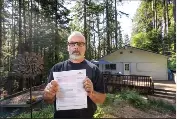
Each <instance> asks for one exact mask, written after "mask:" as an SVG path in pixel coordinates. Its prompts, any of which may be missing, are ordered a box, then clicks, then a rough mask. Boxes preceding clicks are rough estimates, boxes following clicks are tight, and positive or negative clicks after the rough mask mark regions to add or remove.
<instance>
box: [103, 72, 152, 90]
mask: <svg viewBox="0 0 177 119" xmlns="http://www.w3.org/2000/svg"><path fill="white" fill-rule="evenodd" d="M103 77H104V80H105V83H106V86H107V92H108V93H110V92H114V91H115V90H121V89H123V88H126V87H127V88H133V89H136V90H138V91H140V92H142V93H147V94H151V93H153V89H154V84H153V81H152V79H151V77H150V76H139V75H112V74H111V75H110V74H103Z"/></svg>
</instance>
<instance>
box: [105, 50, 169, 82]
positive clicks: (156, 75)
mask: <svg viewBox="0 0 177 119" xmlns="http://www.w3.org/2000/svg"><path fill="white" fill-rule="evenodd" d="M130 51H133V53H130ZM120 52H123V54H120ZM102 59H103V60H106V61H110V62H112V63H116V70H112V71H111V72H112V73H118V72H122V73H123V71H124V67H123V63H130V74H135V75H146V76H151V77H152V78H153V79H154V80H168V75H167V74H168V72H167V57H166V56H163V55H159V54H155V53H151V52H147V51H143V50H139V49H134V48H128V49H119V50H117V51H116V52H114V53H112V54H110V55H107V56H105V57H103V58H102ZM103 67H104V66H103ZM104 68H105V67H104ZM104 68H103V71H105V69H104ZM106 71H108V70H106Z"/></svg>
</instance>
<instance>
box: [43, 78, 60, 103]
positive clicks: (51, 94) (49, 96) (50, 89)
mask: <svg viewBox="0 0 177 119" xmlns="http://www.w3.org/2000/svg"><path fill="white" fill-rule="evenodd" d="M58 91H59V85H58V83H57V81H55V80H52V81H51V82H50V83H48V84H47V86H46V88H45V89H44V100H45V101H46V102H48V103H52V102H53V101H54V99H55V95H56V93H57V92H58Z"/></svg>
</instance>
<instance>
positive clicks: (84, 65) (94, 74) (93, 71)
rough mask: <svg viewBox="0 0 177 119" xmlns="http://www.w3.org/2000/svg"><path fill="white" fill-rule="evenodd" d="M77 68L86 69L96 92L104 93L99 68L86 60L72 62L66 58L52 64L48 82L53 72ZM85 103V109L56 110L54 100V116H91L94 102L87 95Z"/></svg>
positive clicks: (103, 84) (93, 110) (94, 107)
mask: <svg viewBox="0 0 177 119" xmlns="http://www.w3.org/2000/svg"><path fill="white" fill-rule="evenodd" d="M79 69H86V76H88V78H89V79H90V80H91V81H92V83H93V87H94V90H95V91H96V92H100V93H105V83H104V80H103V78H102V75H101V72H100V70H99V69H98V67H97V66H96V65H95V64H92V63H91V62H89V61H88V60H84V61H82V62H81V63H73V62H71V61H70V60H66V61H63V62H60V63H58V64H56V65H54V66H53V67H52V69H51V71H50V75H49V78H48V83H49V82H50V81H51V80H53V72H60V71H69V70H79ZM87 104H88V108H85V109H74V110H61V111H56V102H54V108H55V113H54V118H92V117H93V115H94V113H95V111H96V109H97V107H96V104H95V103H94V102H93V101H92V100H91V99H90V98H89V96H87Z"/></svg>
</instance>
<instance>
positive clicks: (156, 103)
mask: <svg viewBox="0 0 177 119" xmlns="http://www.w3.org/2000/svg"><path fill="white" fill-rule="evenodd" d="M148 104H149V105H150V106H151V108H154V109H156V110H158V111H160V112H163V111H171V112H173V113H176V106H175V105H172V104H169V103H166V102H164V101H163V100H154V99H151V100H149V101H148Z"/></svg>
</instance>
